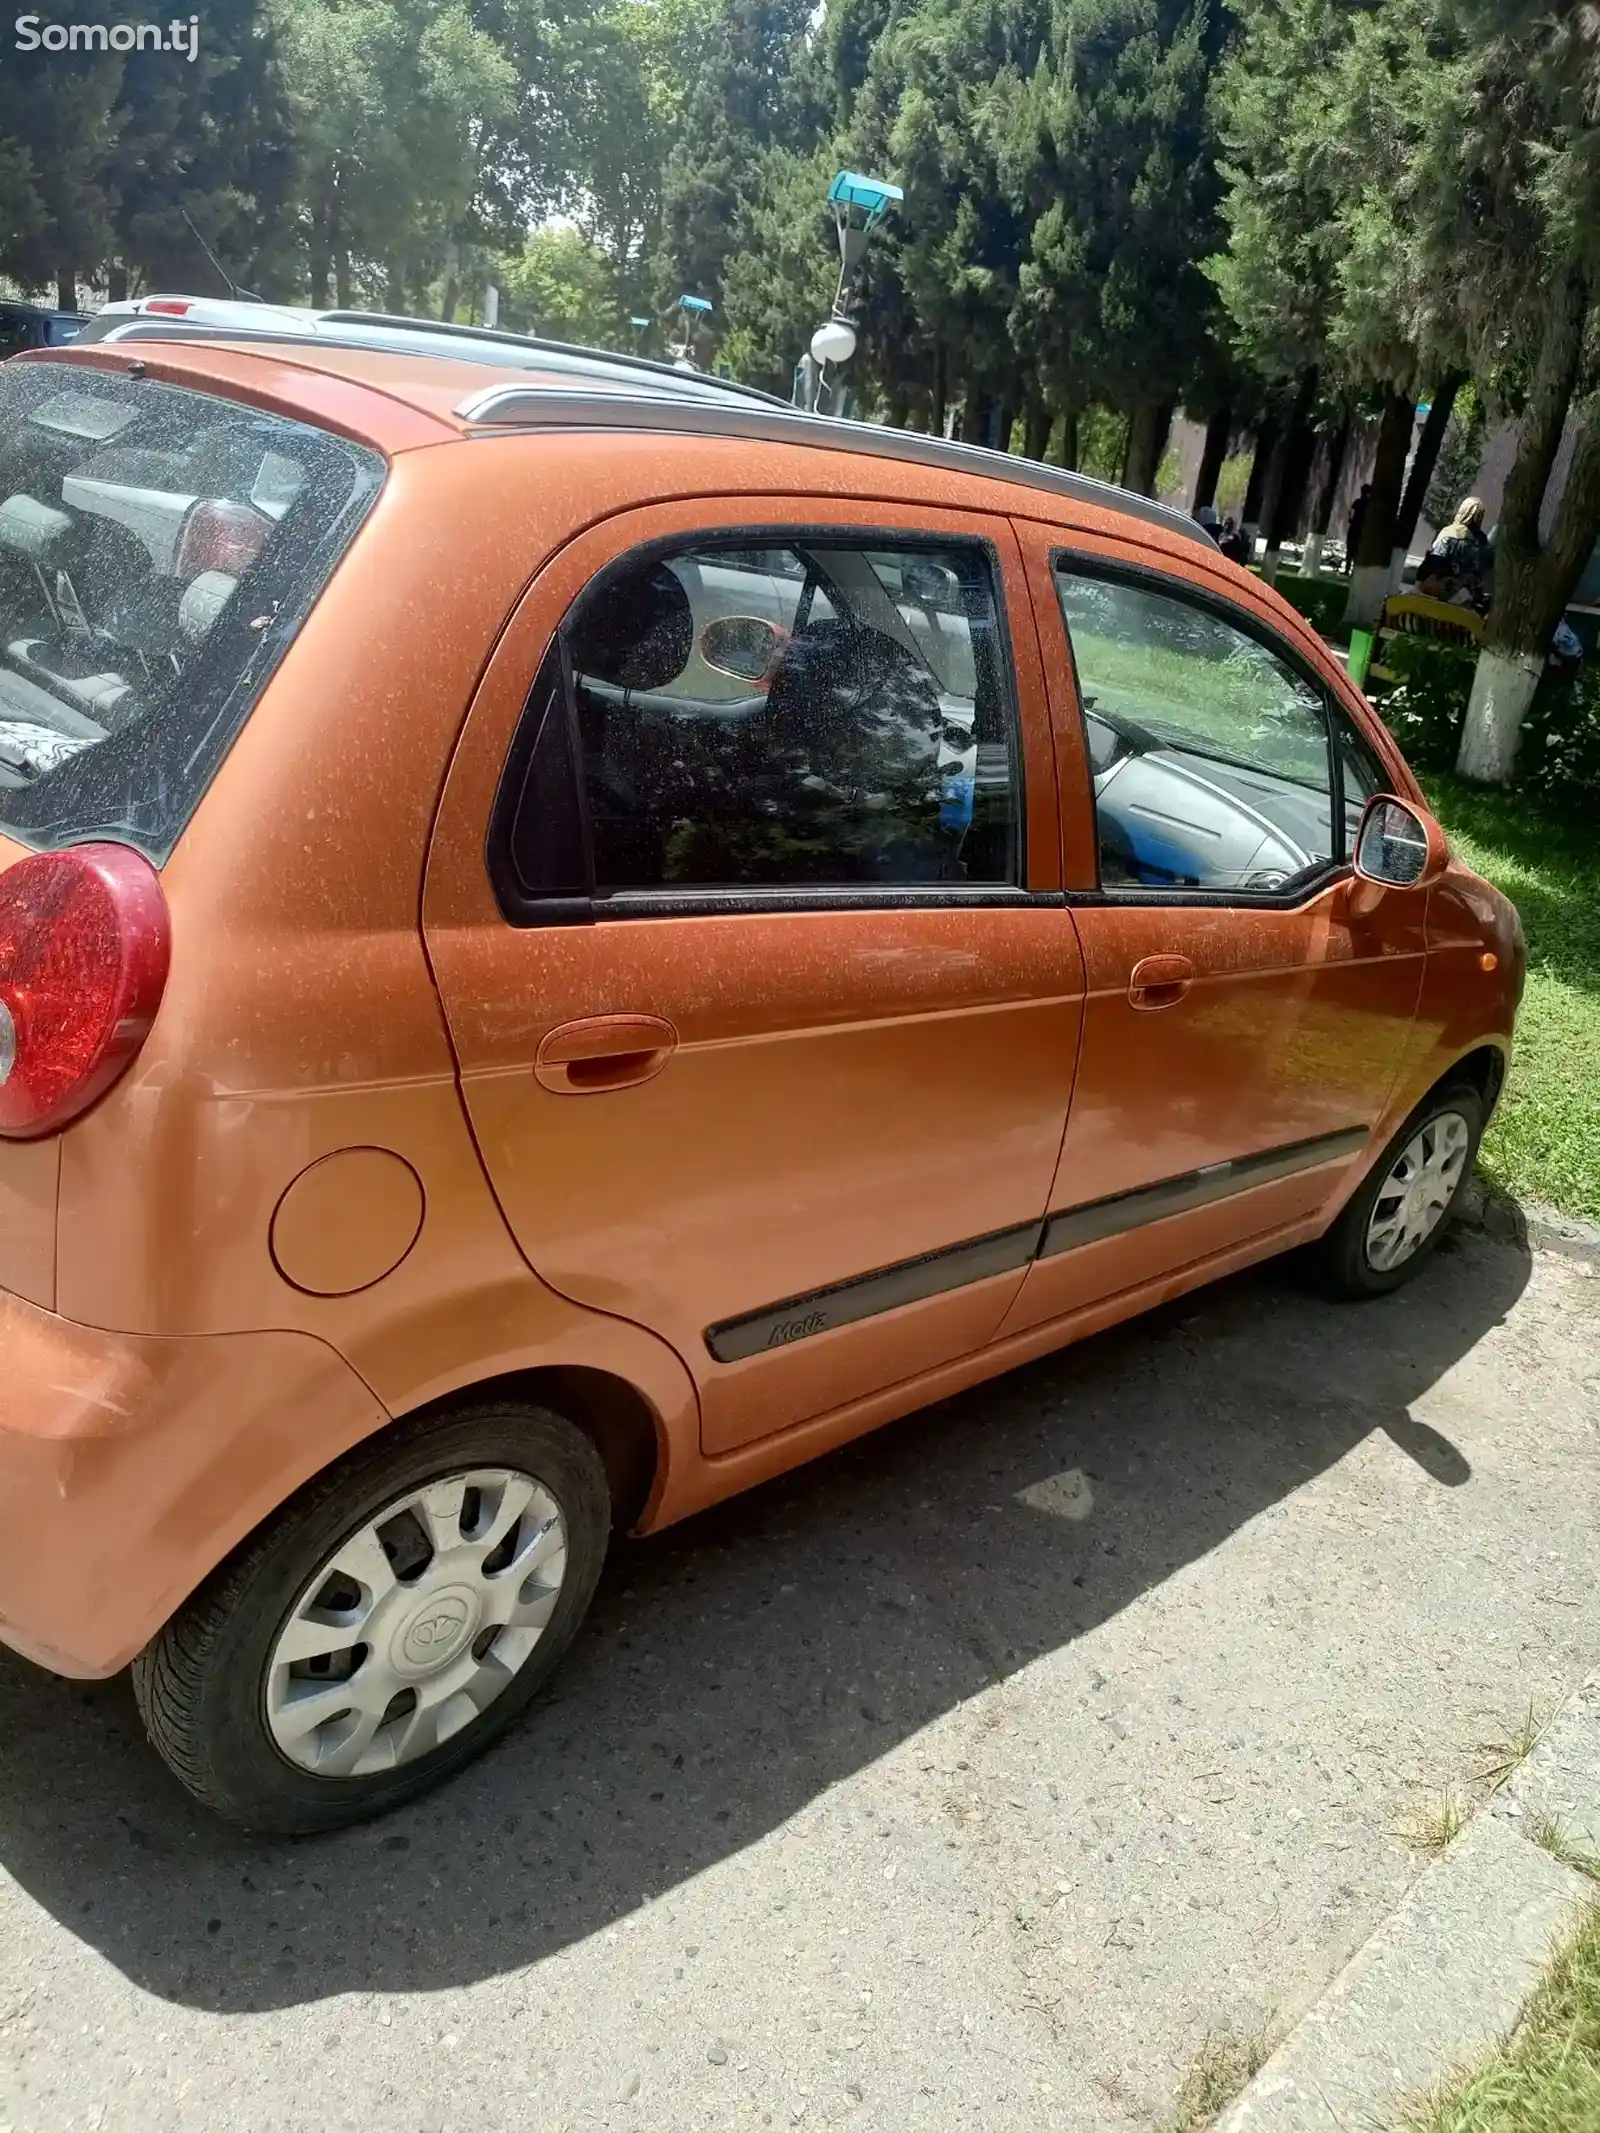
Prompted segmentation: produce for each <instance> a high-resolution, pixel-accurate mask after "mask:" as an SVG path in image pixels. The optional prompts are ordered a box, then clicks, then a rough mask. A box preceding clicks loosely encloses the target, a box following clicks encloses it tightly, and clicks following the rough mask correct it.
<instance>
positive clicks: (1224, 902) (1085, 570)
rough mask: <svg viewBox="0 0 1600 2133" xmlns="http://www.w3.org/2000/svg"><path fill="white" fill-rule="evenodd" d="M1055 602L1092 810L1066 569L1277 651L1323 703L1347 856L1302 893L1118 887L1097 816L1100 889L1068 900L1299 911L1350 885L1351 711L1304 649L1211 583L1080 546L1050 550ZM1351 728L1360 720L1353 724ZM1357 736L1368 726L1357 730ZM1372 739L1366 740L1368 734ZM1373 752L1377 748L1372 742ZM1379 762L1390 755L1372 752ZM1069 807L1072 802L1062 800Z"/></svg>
mask: <svg viewBox="0 0 1600 2133" xmlns="http://www.w3.org/2000/svg"><path fill="white" fill-rule="evenodd" d="M1048 564H1049V570H1050V593H1051V602H1052V605H1053V607H1054V611H1055V618H1056V621H1057V623H1058V624H1059V626H1060V629H1061V634H1062V636H1063V637H1064V638H1065V640H1066V646H1067V656H1068V658H1069V659H1070V660H1071V662H1072V685H1073V691H1074V695H1075V698H1076V702H1075V705H1074V733H1075V738H1076V740H1077V743H1078V747H1079V749H1080V751H1081V757H1080V760H1081V764H1082V770H1083V789H1084V792H1085V794H1086V796H1087V798H1088V802H1089V805H1090V808H1091V809H1093V808H1094V807H1095V796H1094V772H1093V768H1092V765H1091V763H1090V760H1089V736H1088V733H1087V731H1086V730H1085V727H1084V723H1083V684H1082V679H1081V675H1080V672H1079V667H1078V654H1077V648H1076V646H1075V645H1074V644H1073V641H1072V629H1071V626H1070V625H1069V623H1068V621H1067V618H1066V616H1065V614H1064V613H1063V612H1062V608H1061V597H1060V593H1059V591H1058V590H1057V587H1056V574H1057V572H1058V571H1061V570H1063V569H1065V570H1068V571H1070V572H1071V573H1072V574H1074V575H1076V576H1078V577H1085V578H1099V579H1101V580H1102V581H1105V582H1108V583H1110V584H1114V585H1127V586H1129V587H1130V588H1131V589H1132V590H1134V591H1136V592H1151V593H1157V594H1161V595H1164V596H1165V597H1166V598H1168V599H1172V600H1177V601H1179V602H1180V603H1183V604H1186V605H1188V606H1190V607H1197V608H1200V609H1201V610H1202V611H1203V612H1205V613H1208V614H1211V615H1213V616H1215V617H1216V618H1217V620H1218V621H1221V622H1225V623H1226V624H1227V625H1228V626H1229V627H1230V628H1231V629H1236V630H1237V631H1238V632H1239V634H1240V636H1241V637H1249V638H1251V639H1253V640H1254V641H1255V642H1256V643H1257V644H1259V645H1260V646H1261V647H1262V649H1263V650H1264V651H1268V652H1270V653H1271V654H1272V655H1273V657H1274V658H1275V659H1279V660H1281V661H1282V662H1283V664H1284V665H1285V666H1286V667H1288V668H1289V670H1290V672H1291V673H1293V674H1295V675H1297V676H1298V677H1299V679H1300V680H1302V681H1304V682H1305V683H1306V684H1307V685H1308V687H1310V688H1311V690H1312V691H1313V692H1314V694H1315V695H1316V698H1317V701H1318V702H1319V703H1320V704H1321V706H1322V735H1323V745H1324V748H1325V750H1326V752H1327V758H1328V793H1329V799H1330V802H1331V806H1332V816H1331V821H1330V827H1331V828H1332V830H1333V831H1334V833H1335V834H1336V835H1337V838H1338V841H1339V846H1340V851H1339V852H1338V853H1337V854H1335V856H1333V857H1332V858H1330V859H1328V860H1326V861H1325V862H1324V863H1323V865H1321V866H1320V867H1319V868H1318V869H1317V871H1316V873H1315V874H1313V875H1312V876H1311V877H1310V878H1309V880H1307V881H1304V882H1302V883H1301V884H1300V885H1299V886H1298V887H1297V888H1294V889H1291V890H1282V889H1246V888H1238V889H1192V888H1182V889H1155V888H1147V887H1144V886H1142V885H1141V886H1139V887H1132V886H1128V885H1122V884H1117V885H1113V886H1111V887H1109V888H1108V887H1107V885H1106V883H1105V880H1104V877H1103V876H1101V875H1100V834H1099V818H1098V815H1096V816H1095V838H1094V853H1095V872H1096V875H1097V877H1098V878H1097V885H1096V886H1095V887H1094V888H1093V889H1069V890H1068V891H1067V892H1066V893H1067V901H1068V902H1069V903H1071V904H1074V905H1077V906H1079V907H1082V906H1086V905H1109V906H1111V907H1113V908H1134V909H1138V908H1142V907H1145V906H1156V907H1161V906H1172V907H1175V908H1177V909H1185V908H1191V909H1192V908H1199V909H1204V910H1211V911H1215V910H1219V909H1220V910H1227V909H1238V910H1248V911H1300V910H1303V909H1304V908H1305V907H1306V906H1307V905H1308V904H1312V903H1315V902H1316V900H1317V898H1318V897H1319V896H1324V895H1326V894H1327V892H1328V890H1329V889H1330V888H1332V887H1334V886H1335V885H1336V884H1337V883H1339V882H1341V881H1345V880H1348V879H1349V878H1350V877H1351V875H1352V873H1353V871H1354V869H1353V866H1352V858H1353V855H1352V854H1351V853H1349V852H1345V851H1344V850H1343V847H1344V845H1345V843H1346V841H1347V836H1346V826H1345V807H1344V766H1343V764H1342V763H1341V761H1340V759H1339V750H1338V747H1337V745H1336V743H1335V741H1334V733H1333V714H1334V712H1335V710H1338V711H1341V712H1343V713H1344V716H1345V717H1346V718H1349V716H1350V714H1349V712H1348V711H1346V710H1345V707H1344V705H1343V704H1341V703H1340V702H1339V700H1338V698H1337V696H1336V694H1335V693H1334V691H1333V689H1332V688H1331V687H1330V686H1329V683H1328V680H1327V677H1326V676H1325V675H1323V674H1319V673H1318V672H1317V669H1316V668H1315V666H1314V665H1313V664H1312V663H1311V661H1310V660H1309V659H1308V658H1307V657H1306V655H1305V653H1304V652H1303V651H1301V650H1300V648H1299V647H1298V646H1297V645H1294V644H1292V643H1291V642H1290V641H1289V640H1288V639H1287V638H1285V637H1283V636H1281V635H1280V634H1279V633H1278V631H1277V630H1275V629H1274V628H1273V626H1272V624H1271V623H1270V622H1268V621H1266V620H1265V618H1264V617H1262V616H1259V615H1255V614H1252V613H1251V611H1250V610H1249V609H1248V608H1244V607H1240V606H1238V605H1237V604H1236V603H1235V602H1234V601H1232V600H1230V599H1229V598H1228V597H1227V595H1226V594H1225V593H1221V592H1217V591H1214V590H1213V589H1212V588H1211V587H1210V586H1209V585H1199V584H1196V583H1195V581H1194V580H1193V579H1191V578H1180V577H1175V576H1173V574H1172V573H1171V572H1170V571H1165V570H1157V569H1155V568H1154V567H1153V566H1151V565H1150V564H1147V563H1133V562H1123V561H1114V560H1112V559H1111V558H1110V557H1107V556H1101V555H1091V554H1086V553H1085V552H1084V551H1082V550H1081V549H1076V548H1069V547H1066V546H1052V547H1051V549H1050V551H1049V557H1048ZM1350 722H1351V724H1352V725H1354V724H1355V721H1354V720H1353V719H1352V720H1351V721H1350ZM1356 732H1357V733H1358V734H1360V732H1361V729H1360V727H1359V726H1356ZM1362 738H1363V739H1365V736H1364V735H1363V736H1362ZM1367 745H1368V746H1369V747H1371V743H1370V742H1368V744H1367ZM1372 752H1373V754H1374V755H1375V756H1377V757H1378V761H1379V763H1380V765H1381V764H1382V761H1383V758H1382V756H1381V755H1379V754H1378V751H1377V750H1376V749H1373V750H1372ZM1063 804H1065V802H1063Z"/></svg>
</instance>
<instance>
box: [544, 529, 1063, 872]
mask: <svg viewBox="0 0 1600 2133" xmlns="http://www.w3.org/2000/svg"><path fill="white" fill-rule="evenodd" d="M566 642H567V649H568V656H569V659H570V666H571V673H572V680H573V687H574V693H575V698H576V710H577V737H578V744H579V752H580V755H581V760H582V770H583V781H584V786H585V789H586V792H587V798H588V808H589V820H590V825H591V838H592V850H593V866H594V880H595V890H596V893H597V894H598V895H600V896H602V897H604V896H606V895H608V894H613V893H616V892H623V893H626V892H638V891H644V892H647V893H648V892H651V891H657V892H659V891H669V892H670V891H675V890H701V889H705V890H726V889H730V888H768V889H788V888H807V889H811V888H840V889H847V888H850V887H883V886H893V887H898V888H942V887H946V886H953V885H958V884H972V885H986V886H997V885H1005V884H1015V883H1016V882H1017V881H1018V879H1019V868H1020V865H1021V850H1022V846H1021V834H1020V833H1021V823H1022V810H1021V791H1020V765H1019V762H1018V758H1017V751H1016V744H1015V732H1016V725H1015V706H1014V702H1013V697H1012V688H1011V677H1010V672H1009V666H1008V661H1007V655H1006V651H1005V646H1004V641H1003V629H1002V623H1001V604H1000V595H999V588H998V585H997V583H996V579H995V574H994V564H993V559H992V557H991V556H990V554H989V552H988V550H987V549H986V547H985V546H984V545H983V544H982V543H981V542H977V541H961V540H950V541H932V540H930V541H919V542H909V541H908V542H907V543H906V545H905V546H904V547H903V548H900V547H889V546H887V545H884V546H880V545H878V544H877V543H876V542H871V541H867V542H862V543H860V544H858V543H857V542H855V541H847V540H843V539H840V538H839V537H837V536H818V537H816V538H811V537H798V538H796V539H794V540H793V541H790V542H784V543H782V544H781V545H780V544H774V545H772V546H770V547H762V548H752V547H748V546H735V545H733V544H731V543H730V544H729V545H727V546H720V545H714V544H706V545H703V546H702V545H686V546H685V547H683V548H682V549H679V550H677V551H675V552H668V553H664V554H657V555H656V556H655V557H653V558H649V559H638V560H632V559H630V562H629V564H627V565H625V566H624V567H622V568H621V569H619V570H616V571H614V572H612V573H611V574H610V575H609V576H608V578H607V579H606V580H605V581H604V582H603V583H602V584H600V585H599V586H598V587H597V588H596V589H595V590H594V591H593V592H592V593H591V594H590V595H589V597H588V598H587V599H586V600H585V601H584V602H583V604H582V605H581V607H580V608H579V610H578V612H577V614H576V616H575V617H574V618H573V620H572V621H571V622H570V623H569V625H568V629H567V632H566ZM519 841H520V840H519ZM521 865H522V872H523V877H524V879H532V878H537V877H536V874H535V873H530V865H531V861H528V860H524V861H523V862H522V863H521Z"/></svg>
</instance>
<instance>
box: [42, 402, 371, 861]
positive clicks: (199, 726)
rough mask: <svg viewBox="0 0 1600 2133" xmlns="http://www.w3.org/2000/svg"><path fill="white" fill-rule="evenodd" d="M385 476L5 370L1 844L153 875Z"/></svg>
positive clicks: (291, 430) (301, 436)
mask: <svg viewBox="0 0 1600 2133" xmlns="http://www.w3.org/2000/svg"><path fill="white" fill-rule="evenodd" d="M382 473H383V462H382V460H381V459H380V458H379V457H378V456H377V455H376V454H375V453H372V452H368V451H365V450H363V449H361V448H360V447H358V446H355V445H351V444H347V443H345V442H344V441H343V440H341V439H338V438H334V437H330V436H328V435H327V434H326V433H325V432H323V431H321V430H318V429H314V428H311V427H309V426H307V425H305V424H303V423H298V422H291V421H286V420H284V419H283V418H282V417H280V416H275V415H266V414H262V413H260V412H258V411H257V410H256V409H253V408H249V407H245V406H242V405H240V404H238V403H237V402H234V401H230V400H224V399H219V398H215V397H213V396H211V395H209V394H206V393H201V392H194V391H190V390H188V389H186V388H184V389H180V388H176V387H172V386H167V385H158V384H155V383H152V382H150V381H147V380H144V379H138V378H127V377H120V376H113V375H108V374H106V373H104V372H101V371H98V370H88V369H78V368H68V367H65V366H63V365H61V364H58V363H48V362H40V363H29V362H26V361H24V362H17V363H9V364H7V365H6V366H5V367H4V369H3V370H0V831H3V832H4V833H5V834H7V835H8V836H11V837H14V838H16V839H17V840H18V841H19V842H21V843H24V844H28V845H32V846H34V847H35V848H37V849H46V848H48V847H50V846H52V845H59V844H65V843H71V842H74V841H77V840H78V839H81V838H84V837H91V836H108V837H114V838H118V839H120V840H122V841H123V842H125V843H128V844H132V845H135V846H136V847H137V848H138V849H139V850H141V851H143V852H145V853H146V854H147V855H148V856H149V857H150V858H151V859H152V860H154V861H155V862H156V864H158V865H159V864H160V863H161V862H162V861H164V860H165V859H166V857H167V856H168V854H169V853H170V852H171V850H172V847H173V845H174V844H175V843H176V842H177V839H178V837H179V835H180V834H181V832H182V830H183V827H184V824H185V823H186V822H187V821H188V819H189V817H190V815H191V814H192V813H193V811H194V808H195V806H196V805H197V804H198V802H199V799H200V796H201V795H202V793H203V792H204V791H205V788H206V786H207V784H208V783H209V782H210V780H211V778H212V776H213V775H214V773H215V771H216V769H217V766H218V764H219V763H220V762H221V760H222V757H223V756H224V754H225V753H226V751H227V748H228V746H229V744H230V743H231V741H232V740H233V738H234V736H235V735H236V734H237V733H238V731H239V728H240V727H241V726H242V724H243V723H244V720H245V719H246V717H247V716H248V715H249V712H250V710H251V707H252V706H253V705H254V703H255V701H256V699H257V698H258V696H259V695H260V693H261V690H262V688H263V687H264V685H265V683H266V680H267V677H268V675H269V674H270V673H271V671H272V669H273V667H274V666H275V664H276V663H277V661H278V659H279V658H280V657H281V655H282V653H283V650H284V648H285V647H286V646H287V644H288V643H289V641H290V640H291V639H292V637H293V635H294V633H295V631H296V629H297V628H298V627H299V625H300V623H301V622H302V621H303V620H304V617H305V615H306V614H307V612H308V611H309V609H310V607H311V604H312V602H313V601H314V600H315V598H316V596H317V594H318V593H319V592H320V591H321V589H322V587H323V586H324V585H325V584H326V582H327V580H328V577H329V575H330V573H331V572H332V570H333V567H334V565H335V564H336V563H337V561H338V559H339V556H340V555H341V554H342V553H343V550H344V548H345V546H346V544H347V543H348V541H349V539H350V538H351V536H352V534H353V533H354V531H355V529H356V527H357V526H358V525H359V523H360V521H361V518H362V516H363V515H364V513H365V511H366V509H367V507H368V505H369V504H370V502H371V500H372V498H373V496H375V495H376V493H377V490H378V486H379V483H380V481H381V479H382Z"/></svg>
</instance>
